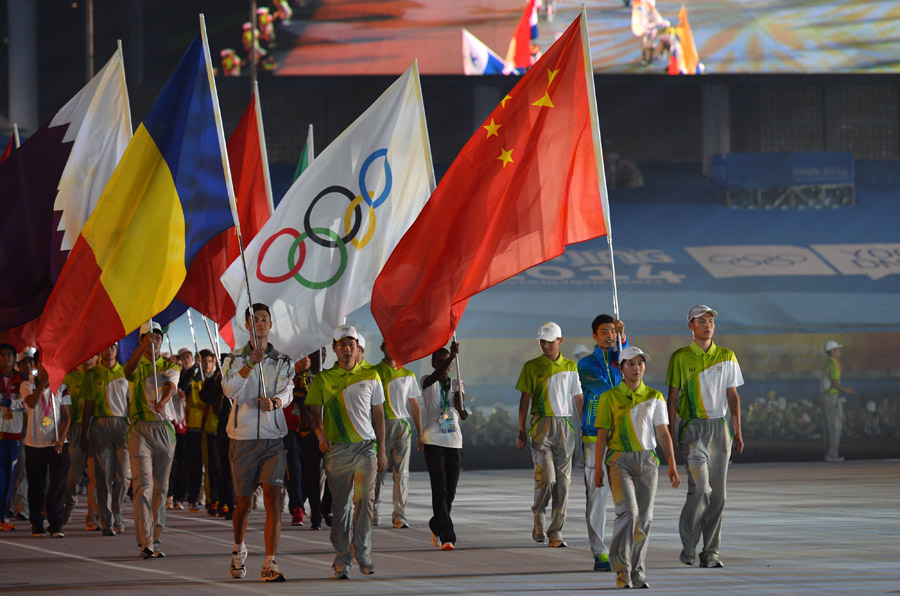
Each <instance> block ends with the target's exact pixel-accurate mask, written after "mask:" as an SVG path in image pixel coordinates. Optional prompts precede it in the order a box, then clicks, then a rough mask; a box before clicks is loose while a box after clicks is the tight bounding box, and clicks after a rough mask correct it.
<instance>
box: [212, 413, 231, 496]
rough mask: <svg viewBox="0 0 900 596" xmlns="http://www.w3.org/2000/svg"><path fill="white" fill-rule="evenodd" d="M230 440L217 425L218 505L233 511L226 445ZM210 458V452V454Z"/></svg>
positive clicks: (229, 465)
mask: <svg viewBox="0 0 900 596" xmlns="http://www.w3.org/2000/svg"><path fill="white" fill-rule="evenodd" d="M230 443H231V439H230V438H228V433H226V432H225V429H224V428H222V425H221V424H220V425H219V432H218V433H217V434H216V445H217V449H216V450H217V451H218V453H217V455H218V457H219V469H218V482H217V484H218V485H219V505H228V510H229V511H234V483H233V482H232V480H231V460H230V459H229V457H228V445H229V444H230ZM210 458H212V452H210Z"/></svg>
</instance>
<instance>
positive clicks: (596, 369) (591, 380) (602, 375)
mask: <svg viewBox="0 0 900 596" xmlns="http://www.w3.org/2000/svg"><path fill="white" fill-rule="evenodd" d="M627 347H628V339H627V338H626V339H625V340H624V342H623V343H622V348H627ZM578 379H579V380H580V381H581V393H582V395H583V396H584V407H583V408H582V410H581V445H582V449H583V450H584V489H585V492H586V496H587V501H586V503H585V518H586V520H587V530H588V541H589V542H590V543H591V554H593V555H594V567H595V568H597V569H599V568H601V567H602V563H603V561H601V558H602V557H603V555H608V554H609V548H608V547H607V545H606V541H605V540H604V527H605V526H606V501H607V497H608V496H609V483H605V484H604V485H603V486H602V487H598V486H596V485H595V484H594V471H595V469H596V468H595V466H596V461H595V460H596V455H597V426H596V424H595V423H596V420H597V408H598V407H599V406H600V396H601V395H602V394H603V393H604V392H606V391H609V390H610V389H612V388H613V387H616V386H617V385H618V384H619V383H621V382H622V371H621V370H620V369H619V352H618V351H617V350H614V349H613V350H604V349H602V348H600V347H599V346H596V345H595V346H594V351H593V352H592V353H591V354H589V355H587V356H585V357H584V358H582V359H581V360H579V361H578Z"/></svg>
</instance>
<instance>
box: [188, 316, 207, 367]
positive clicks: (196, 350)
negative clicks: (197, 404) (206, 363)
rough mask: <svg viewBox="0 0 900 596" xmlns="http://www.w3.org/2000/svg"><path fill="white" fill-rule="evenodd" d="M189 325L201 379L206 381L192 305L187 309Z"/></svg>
mask: <svg viewBox="0 0 900 596" xmlns="http://www.w3.org/2000/svg"><path fill="white" fill-rule="evenodd" d="M187 316H188V325H190V326H191V339H192V340H194V352H195V353H196V354H197V360H199V362H197V368H198V369H199V370H200V379H201V380H203V381H205V380H206V375H205V374H204V373H203V361H202V360H201V358H200V346H198V345H197V334H196V333H195V332H194V317H192V316H191V307H188V309H187Z"/></svg>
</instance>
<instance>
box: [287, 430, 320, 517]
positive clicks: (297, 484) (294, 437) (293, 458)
mask: <svg viewBox="0 0 900 596" xmlns="http://www.w3.org/2000/svg"><path fill="white" fill-rule="evenodd" d="M283 440H284V448H285V449H287V472H286V473H285V478H284V488H285V489H287V493H288V509H290V511H291V513H293V512H294V509H297V508H300V507H303V501H305V500H306V491H304V490H303V473H304V470H303V460H302V459H301V454H302V452H303V449H302V447H301V444H300V441H301V440H302V437H301V436H300V433H299V432H297V431H295V430H289V431H288V434H287V435H285V437H284V439H283ZM318 449H319V448H318V446H317V447H316V451H318Z"/></svg>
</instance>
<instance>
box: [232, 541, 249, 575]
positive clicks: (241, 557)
mask: <svg viewBox="0 0 900 596" xmlns="http://www.w3.org/2000/svg"><path fill="white" fill-rule="evenodd" d="M246 561H247V547H246V546H245V547H243V548H241V549H240V550H236V551H231V577H233V578H234V579H241V578H242V577H244V576H245V575H247V568H246V567H245V566H244V563H245V562H246Z"/></svg>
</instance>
